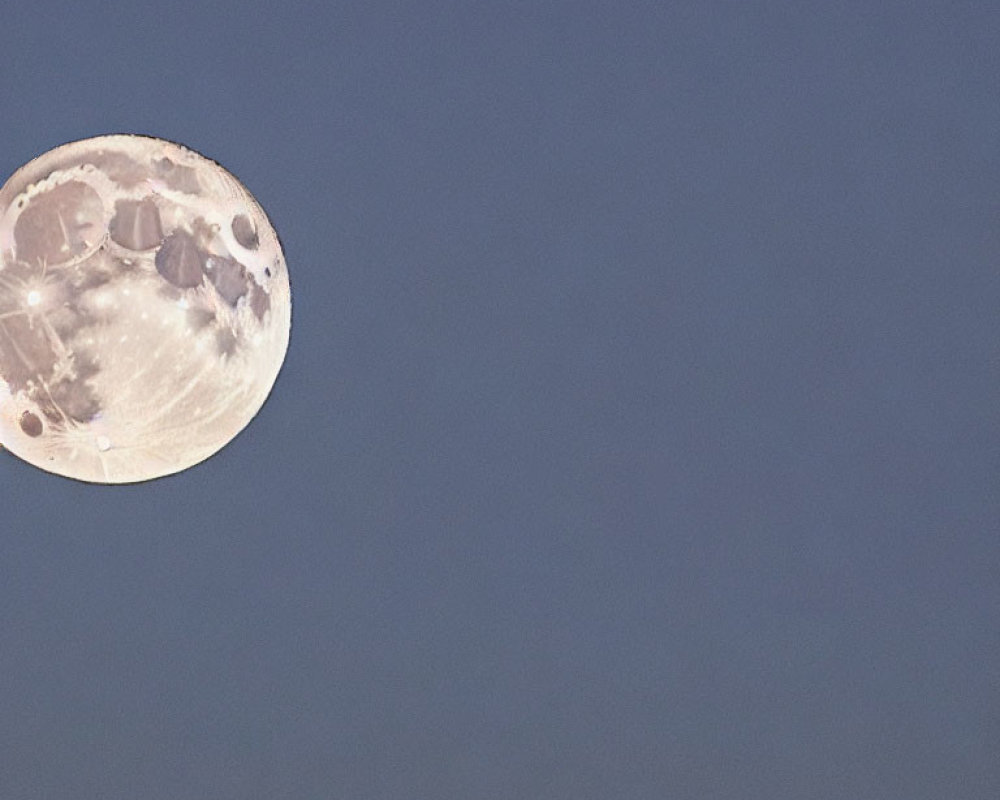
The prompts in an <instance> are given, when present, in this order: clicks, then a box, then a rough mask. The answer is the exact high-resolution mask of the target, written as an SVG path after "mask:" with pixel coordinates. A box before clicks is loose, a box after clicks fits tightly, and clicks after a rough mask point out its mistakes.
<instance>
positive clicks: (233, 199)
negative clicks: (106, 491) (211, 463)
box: [0, 135, 291, 483]
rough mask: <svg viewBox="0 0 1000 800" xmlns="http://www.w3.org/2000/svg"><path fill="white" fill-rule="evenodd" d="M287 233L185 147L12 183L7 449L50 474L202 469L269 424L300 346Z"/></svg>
mask: <svg viewBox="0 0 1000 800" xmlns="http://www.w3.org/2000/svg"><path fill="white" fill-rule="evenodd" d="M290 325H291V294H290V290H289V284H288V271H287V268H286V266H285V259H284V256H283V254H282V252H281V245H280V243H279V241H278V237H277V234H276V233H275V231H274V228H273V227H272V226H271V224H270V222H269V221H268V219H267V216H266V215H265V214H264V211H263V209H262V208H261V207H260V205H259V204H258V203H257V201H256V200H254V198H253V197H252V196H251V195H250V193H249V192H248V191H247V190H246V189H245V188H244V187H243V185H242V184H241V183H240V182H239V181H238V180H237V179H236V178H235V177H234V176H233V175H231V174H230V173H229V172H227V171H226V170H225V169H223V168H222V167H221V166H219V165H218V164H217V163H215V162H214V161H211V160H209V159H207V158H205V157H204V156H201V155H199V154H198V153H195V152H194V151H192V150H189V149H188V148H186V147H183V146H181V145H178V144H174V143H172V142H167V141H163V140H161V139H154V138H150V137H145V136H132V135H115V136H101V137H97V138H94V139H85V140H83V141H79V142H72V143H70V144H66V145H63V146H61V147H57V148H55V149H53V150H50V151H49V152H47V153H45V154H44V155H42V156H40V157H39V158H36V159H35V160H34V161H31V162H30V163H28V164H26V165H25V166H24V167H22V168H21V169H19V170H18V171H17V172H16V173H14V175H13V176H12V177H11V178H10V180H8V181H7V183H6V184H5V185H4V186H3V188H2V189H0V444H2V445H3V446H4V447H6V448H7V449H8V450H10V451H11V452H12V453H14V454H15V455H17V456H19V457H20V458H22V459H24V460H25V461H27V462H29V463H31V464H34V465H35V466H37V467H40V468H42V469H44V470H47V471H49V472H53V473H57V474H59V475H64V476H66V477H69V478H76V479H78V480H83V481H90V482H95V483H132V482H136V481H144V480H149V479H151V478H158V477H161V476H163V475H169V474H171V473H175V472H179V471H180V470H183V469H187V468H188V467H191V466H193V465H195V464H197V463H199V462H201V461H203V460H204V459H206V458H208V457H209V456H211V455H212V454H214V453H216V452H217V451H218V450H220V449H221V448H222V447H224V446H225V445H226V444H227V443H228V442H229V441H230V440H231V439H232V438H233V437H234V436H236V434H238V433H239V432H240V431H241V430H242V429H243V428H244V427H246V425H247V424H248V423H249V422H250V420H251V419H253V417H254V416H255V415H256V414H257V412H258V411H259V410H260V408H261V406H262V405H263V404H264V401H265V400H266V399H267V396H268V394H269V393H270V391H271V388H272V386H273V385H274V381H275V379H276V378H277V376H278V372H279V370H280V369H281V364H282V362H283V361H284V358H285V351H286V350H287V348H288V338H289V329H290Z"/></svg>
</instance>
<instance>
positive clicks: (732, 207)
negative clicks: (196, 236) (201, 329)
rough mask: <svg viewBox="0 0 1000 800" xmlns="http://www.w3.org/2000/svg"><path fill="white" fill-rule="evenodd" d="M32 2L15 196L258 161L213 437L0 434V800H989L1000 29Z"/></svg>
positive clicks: (667, 14)
mask: <svg viewBox="0 0 1000 800" xmlns="http://www.w3.org/2000/svg"><path fill="white" fill-rule="evenodd" d="M106 5H107V7H106V9H102V8H99V4H94V3H52V2H37V3H13V4H8V6H7V7H5V8H4V11H3V20H2V27H0V174H2V177H0V179H2V178H5V177H6V176H8V175H10V174H11V173H12V172H13V171H14V170H15V169H16V168H17V167H19V166H20V165H21V164H23V163H24V162H26V161H28V160H29V159H31V158H33V157H34V156H36V155H39V154H40V153H42V152H44V151H46V150H48V149H49V148H51V147H53V146H56V145H58V144H61V143H63V142H66V141H70V140H74V139H80V138H85V137H88V136H94V135H98V134H103V133H111V132H123V131H124V132H138V133H146V134H152V135H156V136H161V137H164V138H168V139H172V140H176V141H180V142H182V143H184V144H186V145H188V146H190V147H192V148H194V149H196V150H198V151H199V152H201V153H203V154H205V155H207V156H209V157H211V158H214V159H216V160H218V161H220V162H221V163H222V164H223V165H224V166H226V167H227V168H229V169H230V170H232V171H233V172H234V173H235V174H236V175H238V176H239V177H240V178H241V179H242V180H243V182H244V183H245V184H246V185H247V186H248V187H249V188H250V190H251V191H252V192H253V193H254V194H255V195H256V197H257V198H258V199H259V200H260V201H261V203H262V204H263V205H264V207H265V209H266V210H267V211H268V213H269V215H270V217H271V219H272V221H273V222H274V224H275V226H276V227H277V229H278V231H279V233H280V235H281V237H282V240H283V242H284V245H285V251H286V256H287V259H288V265H289V271H290V274H291V278H292V288H293V297H294V321H293V330H292V344H291V348H290V351H289V354H288V358H287V361H286V363H285V368H284V370H283V371H282V373H281V376H280V377H279V380H278V382H277V385H276V387H275V389H274V392H273V394H272V396H271V399H270V400H269V402H268V403H267V405H266V406H265V408H264V409H263V411H262V412H261V414H260V415H259V416H258V417H257V419H256V420H255V421H254V423H253V424H252V425H251V426H250V427H249V428H248V429H247V430H246V431H245V432H244V433H243V434H242V435H241V436H239V437H238V438H237V440H236V441H234V442H233V443H232V444H231V445H230V446H229V447H227V448H226V449H224V450H223V451H222V452H221V453H219V454H218V455H217V456H215V457H213V458H212V459H210V460H209V461H207V462H205V463H204V464H202V465H200V466H198V467H196V468H194V469H192V470H190V471H187V472H184V473H182V474H179V475H176V476H173V477H170V478H166V479H162V480H159V481H155V482H152V483H148V484H143V485H138V486H128V487H100V486H90V485H84V484H79V483H75V482H72V481H68V480H64V479H61V478H58V477H55V476H52V475H48V474H46V473H43V472H40V471H38V470H36V469H34V468H32V467H29V466H28V465H26V464H22V463H21V462H19V461H18V460H17V459H15V458H13V457H12V456H9V455H7V454H4V455H3V457H0V498H2V513H3V515H2V519H0V528H2V530H0V797H2V798H4V800H21V798H25V799H31V798H54V799H58V798H73V800H77V799H78V798H101V800H118V798H121V800H125V799H126V798H128V799H130V800H131V799H132V798H136V797H141V798H144V800H175V799H176V798H212V799H213V800H230V799H231V800H248V799H250V800H256V799H258V798H259V800H277V798H288V799H289V800H291V799H293V798H295V799H297V798H303V799H304V800H313V799H315V798H350V799H351V800H354V799H355V798H436V799H442V800H443V799H445V798H454V799H455V800H468V799H469V798H477V799H478V798H496V799H497V800H500V799H501V798H503V799H506V798H546V800H560V799H562V798H566V799H567V800H569V799H570V798H572V799H573V800H581V799H582V798H594V800H607V799H608V798H629V799H631V798H691V800H705V799H706V798H708V799H711V798H720V799H728V798H733V800H745V799H746V798H762V799H765V798H766V800H785V799H787V800H800V798H806V797H808V798H831V799H834V798H836V799H838V800H839V799H840V798H900V800H922V799H923V798H928V800H929V799H931V798H934V800H939V798H961V800H972V799H978V798H982V799H983V800H993V798H996V797H997V796H998V795H1000V757H998V755H997V754H998V753H1000V689H998V687H1000V633H998V631H1000V625H998V619H1000V537H998V533H1000V493H998V487H1000V459H998V455H997V454H998V452H1000V415H998V399H1000V391H998V390H1000V369H998V352H1000V336H998V319H997V312H998V308H1000V305H998V301H1000V271H998V266H1000V190H998V187H1000V137H998V131H1000V104H998V103H997V76H998V75H1000V49H998V47H997V42H998V41H1000V10H998V7H997V5H996V4H995V3H951V2H905V3H902V2H900V3H893V2H887V3H876V4H873V3H863V2H857V3H823V4H820V3H801V2H767V3H764V2H743V3H717V2H704V1H702V2H690V3H667V2H648V3H612V2H606V3H599V2H558V3H557V2H521V3H513V2H491V3H468V2H466V3H460V2H450V3H448V2H437V1H436V0H428V1H427V2H421V3H410V4H408V3H398V2H382V1H380V0H365V1H364V2H341V3H338V2H315V3H310V4H305V3H294V2H290V3H281V4H277V3H259V4H258V3H253V2H247V3H188V2H176V3H155V4H154V3H134V4H126V3H119V4H106Z"/></svg>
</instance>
